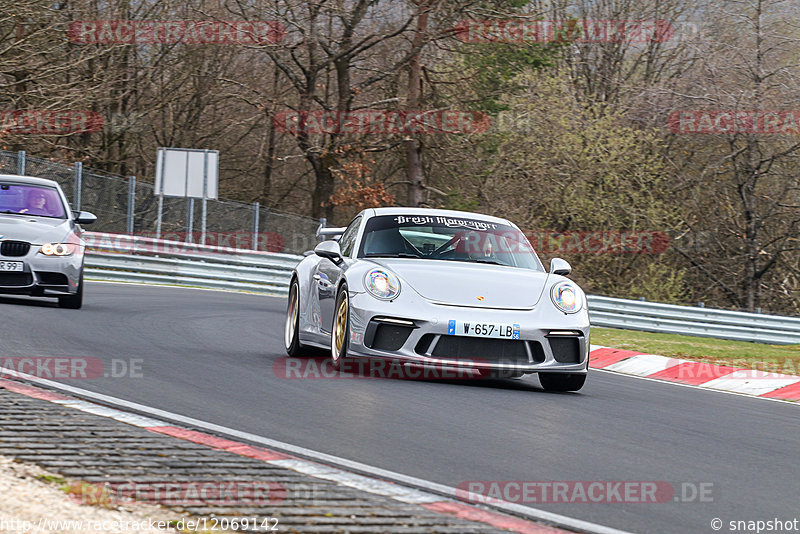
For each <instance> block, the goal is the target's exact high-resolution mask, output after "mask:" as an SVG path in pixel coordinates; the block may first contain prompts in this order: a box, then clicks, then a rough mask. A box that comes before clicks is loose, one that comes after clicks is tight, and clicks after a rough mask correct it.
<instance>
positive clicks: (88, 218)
mask: <svg viewBox="0 0 800 534" xmlns="http://www.w3.org/2000/svg"><path fill="white" fill-rule="evenodd" d="M72 213H73V214H74V215H75V222H76V223H78V224H92V223H93V222H95V221H97V216H96V215H95V214H94V213H89V212H88V211H73V212H72Z"/></svg>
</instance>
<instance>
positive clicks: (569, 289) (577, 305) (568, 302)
mask: <svg viewBox="0 0 800 534" xmlns="http://www.w3.org/2000/svg"><path fill="white" fill-rule="evenodd" d="M550 298H551V299H553V304H555V305H556V308H558V309H559V310H561V311H563V312H564V313H577V312H579V311H581V308H582V307H583V299H582V298H581V294H580V292H579V291H578V289H577V288H576V287H575V286H574V285H572V284H570V283H569V282H559V283H558V284H556V285H554V286H553V289H551V290H550Z"/></svg>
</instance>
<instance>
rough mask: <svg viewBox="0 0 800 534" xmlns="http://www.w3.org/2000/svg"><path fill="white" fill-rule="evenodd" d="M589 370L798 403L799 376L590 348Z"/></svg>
mask: <svg viewBox="0 0 800 534" xmlns="http://www.w3.org/2000/svg"><path fill="white" fill-rule="evenodd" d="M589 367H591V368H592V369H602V370H603V371H613V372H615V373H621V374H626V375H633V376H639V377H644V378H651V379H656V380H664V381H667V382H675V383H679V384H684V385H690V386H697V387H701V388H708V389H714V390H717V391H727V392H729V393H739V394H743V395H753V396H756V397H764V398H769V399H777V400H785V401H800V376H792V375H784V374H780V373H770V372H766V371H757V370H754V369H740V368H737V367H728V366H725V365H715V364H712V363H701V362H695V361H691V360H682V359H679V358H667V357H665V356H658V355H656V354H644V353H641V352H635V351H632V350H621V349H613V348H609V347H601V346H599V345H592V346H591V352H590V353H589Z"/></svg>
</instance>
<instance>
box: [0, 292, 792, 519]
mask: <svg viewBox="0 0 800 534" xmlns="http://www.w3.org/2000/svg"><path fill="white" fill-rule="evenodd" d="M285 306H286V304H285V300H284V299H279V298H272V297H264V296H257V295H249V294H241V293H226V292H217V291H202V290H193V289H188V288H165V287H148V286H140V285H122V284H105V283H89V284H87V288H86V295H85V301H84V308H83V309H82V310H64V309H59V308H57V307H55V303H54V301H49V300H48V301H41V300H39V301H34V300H32V299H26V298H21V297H19V298H18V297H0V314H1V315H0V317H2V319H1V320H0V359H1V358H4V357H9V356H11V357H14V356H73V357H75V356H80V357H91V358H98V359H100V360H102V361H103V362H104V364H105V368H106V369H107V370H108V369H110V368H111V365H112V360H115V359H116V360H117V361H130V359H131V358H138V359H141V360H142V361H141V376H138V375H137V376H126V377H121V378H120V377H118V378H114V377H104V378H97V379H91V380H87V379H84V380H64V382H69V383H70V384H71V385H73V386H77V387H80V388H84V389H88V390H91V391H94V392H98V393H103V394H106V395H111V396H114V397H118V398H122V399H125V400H128V401H133V402H137V403H141V404H144V405H148V406H152V407H155V408H160V409H163V410H168V411H171V412H174V413H178V414H181V415H185V416H190V417H194V418H197V419H201V420H204V421H208V422H212V423H216V424H219V425H223V426H226V427H232V428H235V429H237V430H241V431H245V432H250V433H253V434H257V435H259V436H265V437H268V438H271V439H276V440H280V441H283V442H287V443H290V444H293V445H298V446H302V447H306V448H309V449H313V450H317V451H321V452H325V453H328V454H333V455H337V456H340V457H344V458H347V459H350V460H355V461H358V462H362V463H365V464H368V465H372V466H377V467H381V468H384V469H388V470H391V471H396V472H399V473H402V474H406V475H411V476H414V477H418V478H422V479H425V480H429V481H433V482H438V483H440V484H446V485H449V486H457V485H459V484H460V483H462V482H465V481H491V480H500V481H509V480H511V481H666V482H670V483H671V484H672V485H673V486H674V487H675V488H677V490H676V491H677V493H678V494H679V493H680V487H681V484H682V483H691V484H694V485H699V484H700V483H712V484H713V502H702V503H700V502H692V503H678V502H667V503H655V504H641V503H632V504H620V503H597V504H594V503H592V504H586V503H573V504H539V503H524V504H526V505H528V506H532V507H535V508H539V509H544V510H548V511H551V512H555V513H559V514H563V515H567V516H570V517H575V518H579V519H583V520H585V521H591V522H594V523H598V524H601V525H605V526H609V527H615V528H618V529H623V530H627V531H632V532H653V533H668V532H677V533H689V532H691V533H703V532H709V533H710V532H714V530H712V529H711V524H710V523H711V520H712V519H713V518H720V519H722V520H723V522H724V525H725V526H724V527H723V529H722V530H721V531H720V532H730V530H729V529H728V522H729V521H732V520H753V521H756V520H771V519H775V518H778V519H781V520H791V519H794V518H795V517H797V516H798V515H800V507H798V487H799V486H800V482H799V481H800V462H799V461H798V460H799V459H800V456H799V453H798V451H800V407H798V406H793V405H790V404H786V403H780V402H770V401H767V400H762V399H756V398H748V397H743V396H737V395H730V394H725V393H719V392H713V391H706V390H701V389H694V388H687V387H681V386H677V385H673V384H667V383H659V382H654V381H649V380H642V379H637V378H632V377H627V376H621V375H615V374H612V373H605V372H599V371H597V372H590V377H589V380H588V382H587V385H586V386H585V387H584V389H583V390H582V391H581V392H580V393H577V394H575V393H568V394H555V393H546V392H544V391H542V390H541V388H540V387H539V383H538V380H537V379H536V378H535V377H526V378H524V379H523V380H480V381H460V382H452V381H451V382H433V381H422V380H418V381H415V380H397V379H378V380H373V379H370V380H360V379H347V380H341V379H338V380H337V379H321V380H303V379H286V378H284V375H283V374H280V373H278V375H279V376H276V373H275V372H274V371H273V364H274V363H275V362H276V361H279V359H280V358H283V357H284V356H285V354H284V351H283V341H282V335H283V321H284V310H285ZM120 369H121V366H120V365H117V371H120Z"/></svg>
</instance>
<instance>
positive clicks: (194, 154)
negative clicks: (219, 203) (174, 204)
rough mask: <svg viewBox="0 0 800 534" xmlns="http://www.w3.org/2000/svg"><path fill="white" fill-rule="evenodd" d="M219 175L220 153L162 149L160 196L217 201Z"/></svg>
mask: <svg viewBox="0 0 800 534" xmlns="http://www.w3.org/2000/svg"><path fill="white" fill-rule="evenodd" d="M218 175H219V152H218V151H216V150H198V149H192V148H159V149H158V157H157V158H156V193H157V194H162V195H165V196H168V197H189V198H211V199H216V198H217V182H218ZM204 192H205V194H203V193H204Z"/></svg>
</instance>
